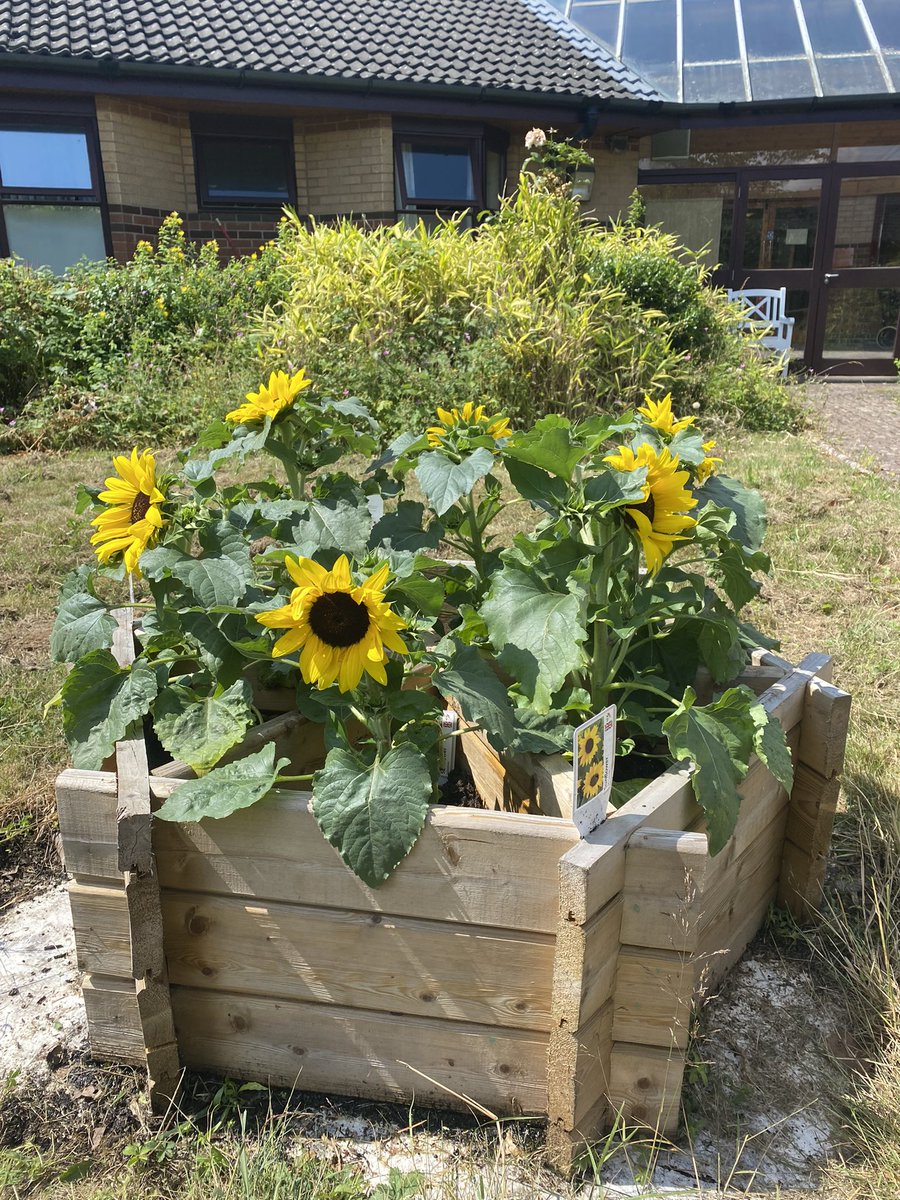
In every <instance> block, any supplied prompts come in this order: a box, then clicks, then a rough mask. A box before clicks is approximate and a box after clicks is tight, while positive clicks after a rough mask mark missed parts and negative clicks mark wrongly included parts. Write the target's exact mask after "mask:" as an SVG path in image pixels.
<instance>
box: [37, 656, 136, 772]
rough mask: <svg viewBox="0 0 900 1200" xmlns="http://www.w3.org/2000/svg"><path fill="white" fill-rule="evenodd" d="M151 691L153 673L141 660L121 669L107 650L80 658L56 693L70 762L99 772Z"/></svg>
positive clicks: (134, 719) (84, 768)
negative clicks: (60, 689) (60, 704)
mask: <svg viewBox="0 0 900 1200" xmlns="http://www.w3.org/2000/svg"><path fill="white" fill-rule="evenodd" d="M156 691H157V682H156V675H155V673H154V672H153V671H152V670H151V668H150V667H149V666H148V665H147V663H146V662H144V661H143V659H140V658H139V659H137V660H136V662H135V663H134V664H133V665H132V666H131V667H120V666H119V664H118V663H117V662H116V660H115V659H114V658H113V656H112V655H111V654H110V652H109V651H108V650H92V651H91V653H90V654H86V655H85V656H84V658H81V659H79V661H78V662H77V663H76V664H75V666H74V667H73V668H72V670H71V671H70V672H69V674H68V675H67V676H66V681H65V683H64V684H63V685H62V691H61V693H60V694H61V697H62V705H63V733H64V734H65V736H66V741H67V742H68V744H69V749H70V750H71V752H72V762H73V764H74V765H75V766H76V767H80V768H81V769H83V770H86V771H99V770H100V768H101V766H102V765H103V760H104V759H106V758H109V756H110V755H111V754H112V752H113V750H114V749H115V747H116V742H119V741H121V740H122V739H123V738H124V737H125V735H126V733H127V732H128V728H129V726H130V725H131V724H133V722H135V721H139V720H140V719H141V718H142V717H143V716H144V715H145V714H146V713H147V712H148V711H149V709H150V705H151V704H152V702H153V700H154V698H155V696H156Z"/></svg>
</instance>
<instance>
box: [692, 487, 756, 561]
mask: <svg viewBox="0 0 900 1200" xmlns="http://www.w3.org/2000/svg"><path fill="white" fill-rule="evenodd" d="M695 494H696V497H697V499H698V501H699V502H700V507H701V508H702V507H703V504H704V503H705V501H707V500H711V501H712V502H713V504H715V505H716V506H717V507H719V508H727V509H729V510H730V511H731V512H733V513H734V515H735V523H734V528H733V530H732V537H733V538H734V539H735V541H737V542H740V544H741V545H742V546H744V547H745V548H746V549H747V550H759V548H760V546H762V543H763V538H764V537H765V534H766V503H765V501H764V500H763V498H762V496H761V495H760V494H759V492H758V491H756V489H755V488H748V487H744V485H743V484H742V483H738V481H737V480H736V479H730V478H729V477H728V476H727V475H711V476H710V477H709V479H707V481H706V483H704V485H703V487H702V488H700V489H699V490H698V491H697V492H696V493H695Z"/></svg>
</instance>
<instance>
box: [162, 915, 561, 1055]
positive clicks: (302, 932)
mask: <svg viewBox="0 0 900 1200" xmlns="http://www.w3.org/2000/svg"><path fill="white" fill-rule="evenodd" d="M163 916H164V923H165V944H166V957H167V960H168V966H169V977H170V980H171V982H172V983H173V984H175V983H177V984H184V985H186V986H192V987H202V988H210V989H213V990H215V991H224V992H230V993H241V994H252V995H263V996H268V997H271V998H273V999H274V998H282V999H288V1000H302V1001H315V1002H321V1003H331V1004H338V1005H342V1006H344V1007H346V1008H357V1009H368V1010H371V1011H376V1012H388V1013H409V1014H411V1015H413V1016H420V1017H433V1018H442V1019H444V1020H448V1021H468V1022H471V1023H481V1024H485V1025H489V1026H491V1027H493V1028H496V1027H499V1026H504V1027H508V1028H514V1029H536V1030H542V1031H544V1032H547V1031H549V1029H550V990H551V980H552V975H553V951H554V939H553V938H552V937H551V936H549V935H548V934H535V933H530V934H529V933H519V932H510V931H508V930H505V929H489V928H485V927H484V926H472V927H471V928H467V927H465V926H460V925H459V924H458V923H456V924H454V923H452V922H438V921H422V920H416V919H414V918H410V917H392V916H381V915H380V914H377V913H376V914H372V913H363V912H352V911H340V910H338V909H323V908H311V907H309V906H301V905H287V904H266V905H262V904H259V903H255V902H253V903H246V902H244V901H242V900H239V899H234V898H231V897H198V896H196V895H192V894H189V893H181V892H164V893H163Z"/></svg>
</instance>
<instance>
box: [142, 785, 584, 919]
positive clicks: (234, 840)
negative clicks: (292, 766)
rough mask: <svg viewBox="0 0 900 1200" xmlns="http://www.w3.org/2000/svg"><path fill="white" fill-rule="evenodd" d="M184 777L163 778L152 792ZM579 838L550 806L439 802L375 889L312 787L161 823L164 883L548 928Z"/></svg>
mask: <svg viewBox="0 0 900 1200" xmlns="http://www.w3.org/2000/svg"><path fill="white" fill-rule="evenodd" d="M177 786H178V784H177V782H176V781H174V780H158V781H154V792H155V793H156V795H157V796H158V797H160V798H162V797H164V796H165V795H168V794H171V792H172V791H173V790H174V789H175V788H176V787H177ZM577 838H578V831H577V830H576V829H575V828H574V826H571V825H568V824H565V823H563V822H561V821H557V820H554V819H553V818H552V817H531V816H521V815H516V814H498V813H490V812H484V811H482V810H478V809H463V808H445V807H443V806H435V807H433V808H431V809H430V810H429V814H428V817H427V820H426V823H425V828H424V830H423V831H422V836H421V837H420V838H419V840H418V842H417V843H416V845H415V846H414V847H413V849H412V851H411V852H410V855H409V857H408V858H406V859H404V860H403V863H402V864H401V866H400V868H399V869H398V870H397V871H396V872H395V873H394V874H393V875H392V876H391V878H390V879H389V880H388V881H387V883H385V884H384V885H382V887H380V888H378V889H372V888H368V887H367V886H366V885H365V884H364V883H363V882H362V881H361V880H359V879H357V878H356V876H355V875H353V874H352V872H350V871H349V870H348V869H347V867H346V865H345V864H344V862H343V860H342V859H341V858H340V856H339V855H338V853H337V851H336V850H334V849H333V847H332V846H330V845H329V843H328V842H326V841H325V839H324V837H323V836H322V831H321V830H320V829H319V827H318V825H317V824H316V821H315V818H314V817H313V815H312V811H311V808H310V798H309V794H308V793H303V792H288V791H278V792H276V793H273V795H272V796H270V797H267V798H266V799H264V800H262V801H260V802H259V803H258V804H255V805H254V806H253V807H252V808H250V809H242V810H240V811H239V812H236V813H234V814H232V815H231V816H230V817H227V818H226V819H225V820H221V821H204V822H203V823H202V824H200V825H179V824H175V823H172V822H163V821H158V822H157V823H156V826H155V830H154V839H155V840H154V844H155V849H156V856H157V862H158V867H159V874H160V880H161V882H162V885H163V886H164V887H166V888H172V889H175V890H179V891H193V892H200V893H205V894H217V895H229V894H231V895H241V896H247V897H255V898H256V899H259V900H267V901H272V902H278V901H289V902H296V903H299V904H310V905H317V906H323V907H327V908H346V909H355V910H359V911H371V912H376V913H390V914H391V915H393V916H411V917H423V918H427V919H436V920H447V921H460V922H471V923H473V924H476V925H490V926H497V927H502V928H506V929H519V930H530V931H533V932H544V933H555V931H556V921H557V911H558V885H557V878H558V870H559V860H560V858H561V857H562V855H563V854H565V853H566V851H567V850H569V849H570V848H571V846H572V844H573V843H574V842H575V841H576V840H577Z"/></svg>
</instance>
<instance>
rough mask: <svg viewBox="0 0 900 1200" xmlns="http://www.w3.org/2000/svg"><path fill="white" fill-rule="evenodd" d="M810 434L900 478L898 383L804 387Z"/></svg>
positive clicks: (862, 463) (860, 462)
mask: <svg viewBox="0 0 900 1200" xmlns="http://www.w3.org/2000/svg"><path fill="white" fill-rule="evenodd" d="M806 396H807V400H808V402H809V406H810V410H811V411H810V419H811V422H812V432H813V434H814V435H818V437H819V438H820V439H821V440H822V441H823V442H824V443H827V444H828V445H829V446H831V447H833V448H834V449H835V450H837V451H838V452H839V453H840V454H842V455H846V457H847V458H848V459H850V460H852V461H853V462H854V463H856V464H857V465H859V466H862V467H865V468H867V469H869V470H873V471H876V472H878V473H884V474H886V475H889V476H892V477H893V478H895V479H897V480H898V481H900V381H898V382H897V383H818V382H817V383H810V384H807V385H806Z"/></svg>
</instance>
